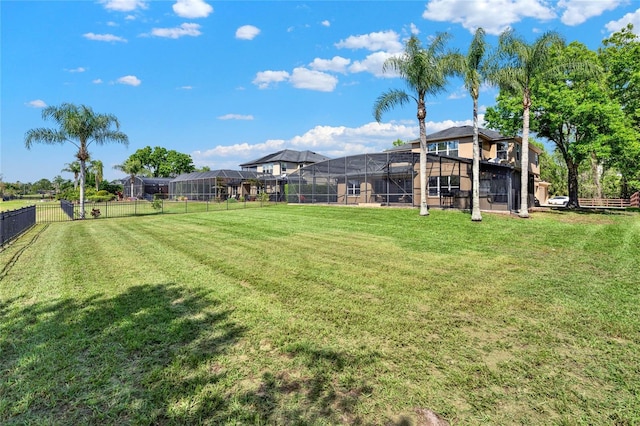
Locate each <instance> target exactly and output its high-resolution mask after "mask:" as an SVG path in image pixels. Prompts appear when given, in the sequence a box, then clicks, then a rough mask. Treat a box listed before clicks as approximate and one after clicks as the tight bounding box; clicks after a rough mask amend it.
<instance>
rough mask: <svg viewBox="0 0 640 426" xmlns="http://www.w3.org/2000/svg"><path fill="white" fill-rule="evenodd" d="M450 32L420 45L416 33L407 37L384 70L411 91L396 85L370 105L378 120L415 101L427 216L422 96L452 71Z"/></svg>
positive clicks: (443, 84) (423, 207) (438, 88)
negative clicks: (400, 49)
mask: <svg viewBox="0 0 640 426" xmlns="http://www.w3.org/2000/svg"><path fill="white" fill-rule="evenodd" d="M449 37H450V36H449V34H447V33H439V34H437V35H436V36H435V37H434V38H433V39H432V40H431V42H430V43H429V45H428V46H427V47H426V48H423V47H422V46H421V44H420V41H419V40H418V38H417V37H416V36H411V38H409V40H407V42H406V44H405V48H404V52H403V53H402V54H401V55H400V56H394V57H391V58H389V59H387V60H386V61H385V63H384V65H383V68H382V69H383V71H385V72H386V71H394V72H396V73H398V74H399V75H400V77H401V78H402V79H403V80H404V81H405V83H406V85H407V87H408V89H409V90H410V92H411V93H408V92H406V91H404V90H399V89H390V90H388V91H386V92H384V93H383V94H382V95H380V96H379V97H378V98H377V99H376V102H375V104H374V106H373V115H374V117H375V119H376V121H377V122H380V120H381V119H382V114H383V113H384V112H387V111H389V110H391V109H393V108H394V107H395V106H403V105H405V104H407V103H410V102H411V101H412V100H413V101H415V103H416V105H417V107H418V112H417V117H418V125H419V127H420V215H421V216H427V215H428V214H429V208H428V206H427V130H426V125H425V118H426V117H427V106H426V103H425V97H426V96H427V95H436V94H437V93H439V92H441V91H443V90H444V89H445V87H446V84H447V77H448V76H450V75H453V73H454V68H453V62H452V61H453V54H452V53H450V52H449V51H447V50H446V42H447V41H448V39H449Z"/></svg>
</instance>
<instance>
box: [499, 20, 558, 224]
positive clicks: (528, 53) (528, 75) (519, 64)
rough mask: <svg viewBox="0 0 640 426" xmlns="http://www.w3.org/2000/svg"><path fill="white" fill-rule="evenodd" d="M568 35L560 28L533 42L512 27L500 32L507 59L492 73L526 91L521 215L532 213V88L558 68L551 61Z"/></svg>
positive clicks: (504, 84)
mask: <svg viewBox="0 0 640 426" xmlns="http://www.w3.org/2000/svg"><path fill="white" fill-rule="evenodd" d="M563 44H564V39H563V38H562V37H561V36H560V35H559V34H558V33H556V32H553V31H551V32H547V33H544V34H542V35H541V36H540V37H538V38H537V39H536V40H535V41H534V42H533V43H531V44H529V43H527V42H526V41H524V40H523V39H522V38H520V37H517V36H516V35H515V33H514V32H513V31H512V30H506V31H505V32H503V33H502V34H501V35H500V39H499V47H498V49H499V52H500V54H501V56H502V58H503V60H504V62H503V63H502V64H500V66H499V68H496V69H494V71H493V72H492V73H491V78H492V80H493V81H494V82H495V83H497V84H498V85H499V86H500V89H501V90H505V91H508V92H511V93H517V94H521V95H522V106H523V114H522V152H521V154H520V168H521V172H520V173H521V175H520V211H519V212H518V216H520V217H522V218H528V217H529V195H528V194H529V114H530V111H531V89H532V83H533V81H534V80H535V79H536V78H539V77H542V76H544V75H545V74H548V73H550V72H551V71H555V70H557V65H558V64H552V63H551V60H550V59H551V57H552V53H553V48H554V47H555V46H557V45H563Z"/></svg>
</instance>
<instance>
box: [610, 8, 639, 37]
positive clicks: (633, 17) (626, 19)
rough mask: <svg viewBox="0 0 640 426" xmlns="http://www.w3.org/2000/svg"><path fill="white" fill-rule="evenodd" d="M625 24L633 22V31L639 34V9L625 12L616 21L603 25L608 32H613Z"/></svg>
mask: <svg viewBox="0 0 640 426" xmlns="http://www.w3.org/2000/svg"><path fill="white" fill-rule="evenodd" d="M627 24H633V32H634V33H635V34H638V35H640V9H638V10H636V11H635V12H633V13H627V14H626V15H624V16H623V17H622V18H620V19H618V20H617V21H611V22H608V23H607V24H606V25H605V28H606V29H607V31H609V32H610V33H615V32H617V31H620V30H621V29H622V28H624V27H626V26H627Z"/></svg>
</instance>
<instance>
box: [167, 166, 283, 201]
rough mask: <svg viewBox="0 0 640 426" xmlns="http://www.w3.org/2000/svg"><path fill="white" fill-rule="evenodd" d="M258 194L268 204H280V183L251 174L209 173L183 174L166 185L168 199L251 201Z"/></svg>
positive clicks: (265, 175)
mask: <svg viewBox="0 0 640 426" xmlns="http://www.w3.org/2000/svg"><path fill="white" fill-rule="evenodd" d="M262 193H266V194H268V195H269V200H270V201H283V199H284V190H283V185H282V180H281V179H278V178H277V177H275V176H273V175H271V174H268V173H257V172H254V171H245V170H211V171H206V172H193V173H187V174H183V175H180V176H178V177H176V178H175V179H173V180H172V181H171V182H169V199H171V200H195V201H214V200H216V201H224V200H227V199H228V198H235V199H236V200H242V201H254V200H256V199H257V198H258V197H259V195H260V194H262Z"/></svg>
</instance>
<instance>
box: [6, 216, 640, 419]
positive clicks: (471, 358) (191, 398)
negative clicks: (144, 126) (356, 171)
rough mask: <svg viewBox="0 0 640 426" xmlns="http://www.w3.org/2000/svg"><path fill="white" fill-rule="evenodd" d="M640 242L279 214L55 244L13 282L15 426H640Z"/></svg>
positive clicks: (548, 227)
mask: <svg viewBox="0 0 640 426" xmlns="http://www.w3.org/2000/svg"><path fill="white" fill-rule="evenodd" d="M637 221H638V216H637V215H635V216H627V215H578V214H556V213H552V214H539V213H536V214H534V215H533V217H532V219H530V220H527V221H522V220H519V219H514V218H510V217H505V216H494V215H485V218H484V220H483V222H482V223H481V224H472V223H471V222H470V221H469V217H468V214H463V213H458V212H439V211H433V212H432V214H431V216H430V217H428V218H419V217H417V214H416V212H415V211H412V210H380V209H353V208H326V207H317V206H312V207H306V206H274V207H269V208H266V209H247V210H238V211H228V212H215V213H202V214H186V215H171V216H169V215H166V216H161V215H158V216H147V217H139V218H126V219H117V220H87V221H84V222H75V223H64V224H53V225H52V226H51V227H50V229H47V230H46V232H43V233H42V235H41V236H40V238H39V239H38V241H37V244H34V245H33V246H32V247H29V248H28V249H27V250H25V251H24V252H23V254H22V255H21V256H20V258H19V261H18V262H16V264H15V265H14V266H13V267H12V268H11V270H10V271H9V273H8V274H7V275H6V276H5V277H4V278H3V279H2V280H1V281H0V289H1V291H2V292H1V293H0V296H1V297H0V308H1V311H0V312H2V315H3V321H2V324H1V327H2V330H0V331H1V332H2V333H0V350H2V355H3V356H2V357H0V359H1V360H0V367H1V371H2V374H3V375H4V376H6V377H9V380H8V381H7V382H6V383H5V382H3V383H0V394H2V395H3V401H4V402H1V403H0V420H2V421H3V422H4V423H12V422H13V423H16V424H18V423H34V422H35V423H38V422H39V423H106V424H122V423H135V424H158V423H165V424H225V423H226V424H274V423H280V424H283V423H286V424H288V423H297V424H354V423H364V424H389V423H393V422H396V423H401V422H402V421H403V419H405V420H407V421H414V422H419V421H420V420H421V414H420V413H422V411H421V410H423V409H425V408H429V409H433V410H435V411H436V412H439V413H441V414H442V415H444V416H445V417H446V418H448V419H449V420H451V421H453V422H455V423H460V424H477V423H479V422H489V423H498V424H508V423H514V422H515V423H534V424H540V423H545V424H549V423H569V424H573V423H581V422H586V423H615V422H621V423H625V422H627V423H633V422H634V421H638V417H637V413H638V412H639V411H640V410H639V409H638V408H639V406H640V404H639V402H638V400H637V398H636V397H635V395H637V394H638V393H639V392H640V384H639V379H638V370H637V368H638V367H637V366H638V365H640V359H639V355H638V354H639V353H640V351H639V350H638V349H640V336H638V334H637V330H638V329H640V319H639V315H638V314H639V313H640V312H639V310H640V309H639V307H638V306H639V304H638V303H637V302H638V295H639V293H640V292H639V291H638V288H637V286H635V285H634V284H633V283H634V278H633V276H632V275H631V274H630V273H628V272H627V271H629V272H631V271H632V270H634V269H635V270H637V268H638V266H639V262H640V261H639V260H638V258H639V257H640V256H638V255H639V253H638V248H637V244H636V245H635V246H634V243H635V242H637V241H638V237H639V236H640V230H639V229H638V227H637V223H638V222H637ZM612 238H616V239H618V240H619V241H620V242H619V243H616V242H615V241H612V240H611V239H612ZM14 248H17V246H15V247H10V248H9V249H8V250H7V251H5V252H2V253H0V261H4V260H6V259H7V258H9V256H10V252H11V250H13V249H14ZM607 256H608V261H607ZM68 257H70V258H68ZM40 259H42V261H44V262H46V265H47V268H48V269H50V271H49V272H48V274H47V278H46V279H45V278H44V277H43V276H42V271H38V272H36V271H35V269H37V268H34V267H33V265H34V264H37V261H38V260H40ZM53 259H55V260H53ZM34 262H35V263H34ZM83 265H84V266H85V267H84V268H83Z"/></svg>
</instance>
